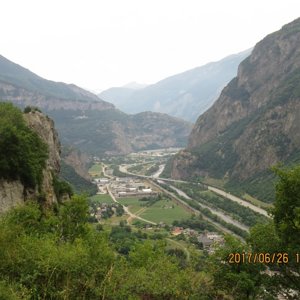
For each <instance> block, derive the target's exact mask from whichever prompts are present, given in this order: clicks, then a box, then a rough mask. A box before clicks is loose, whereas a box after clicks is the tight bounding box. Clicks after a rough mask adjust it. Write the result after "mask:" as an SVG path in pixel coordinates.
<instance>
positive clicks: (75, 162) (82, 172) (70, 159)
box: [63, 148, 92, 180]
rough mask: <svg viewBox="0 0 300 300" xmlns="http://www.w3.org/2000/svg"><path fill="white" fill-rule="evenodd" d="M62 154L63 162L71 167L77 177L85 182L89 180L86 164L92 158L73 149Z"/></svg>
mask: <svg viewBox="0 0 300 300" xmlns="http://www.w3.org/2000/svg"><path fill="white" fill-rule="evenodd" d="M64 152H65V153H63V160H64V162H65V163H66V164H67V165H69V166H71V167H72V168H73V169H74V170H75V172H76V173H77V174H78V175H79V176H81V177H82V178H84V179H86V180H91V176H90V175H89V173H88V164H89V163H90V162H91V161H92V157H91V156H89V155H88V154H86V153H84V152H81V151H79V150H77V149H73V148H72V149H68V150H65V151H64Z"/></svg>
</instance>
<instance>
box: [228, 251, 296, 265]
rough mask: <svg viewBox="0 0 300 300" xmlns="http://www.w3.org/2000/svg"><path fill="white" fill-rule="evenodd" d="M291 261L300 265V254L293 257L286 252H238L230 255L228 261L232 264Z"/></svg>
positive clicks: (285, 262) (284, 262) (282, 262)
mask: <svg viewBox="0 0 300 300" xmlns="http://www.w3.org/2000/svg"><path fill="white" fill-rule="evenodd" d="M291 260H293V262H296V263H300V254H299V253H296V254H294V255H293V257H291V255H289V254H288V253H285V252H276V253H267V252H261V253H260V252H257V253H255V252H242V253H239V252H236V253H230V254H229V255H228V259H227V261H228V263H230V264H240V263H248V264H288V263H289V262H290V261H291Z"/></svg>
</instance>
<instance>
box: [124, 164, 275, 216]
mask: <svg viewBox="0 0 300 300" xmlns="http://www.w3.org/2000/svg"><path fill="white" fill-rule="evenodd" d="M127 167H128V166H124V165H121V166H119V170H120V171H121V172H123V173H127V174H129V175H132V176H137V177H142V178H148V179H153V176H145V175H137V174H134V173H130V172H128V171H127ZM159 180H162V181H167V182H177V183H190V182H188V181H184V180H176V179H170V178H159ZM205 185H206V186H207V188H208V189H209V190H210V191H212V192H214V193H215V194H218V195H221V196H223V197H225V198H227V199H229V200H232V201H234V202H237V203H238V204H240V205H241V206H244V207H248V208H250V209H252V210H253V211H255V212H257V213H259V214H261V215H264V216H265V217H269V215H268V212H267V211H266V210H265V209H263V208H261V207H258V206H255V205H254V204H252V203H250V202H248V201H245V200H243V199H241V198H239V197H237V196H234V195H232V194H230V193H227V192H225V191H223V190H221V189H219V188H216V187H213V186H209V185H207V184H205Z"/></svg>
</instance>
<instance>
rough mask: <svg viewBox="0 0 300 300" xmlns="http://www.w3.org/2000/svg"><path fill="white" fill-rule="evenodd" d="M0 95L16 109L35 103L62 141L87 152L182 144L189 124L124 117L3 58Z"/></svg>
mask: <svg viewBox="0 0 300 300" xmlns="http://www.w3.org/2000/svg"><path fill="white" fill-rule="evenodd" d="M0 99H1V100H4V101H11V102H13V103H14V104H16V105H18V106H19V107H22V108H24V107H25V106H28V105H29V106H37V107H39V108H40V109H42V110H43V111H45V112H46V113H47V114H48V115H49V116H50V117H52V118H53V119H54V121H55V124H56V128H57V130H58V132H59V135H60V139H61V141H62V142H63V143H64V144H67V145H70V146H75V147H76V148H79V149H80V150H82V151H84V152H86V153H88V154H92V155H104V154H115V155H117V154H126V153H128V152H130V151H133V150H142V149H143V150H144V149H147V148H153V147H156V148H163V147H178V146H180V147H182V146H184V145H186V143H187V137H188V134H189V133H190V130H191V128H192V127H191V124H190V123H188V122H185V121H183V120H180V119H177V118H174V117H170V116H167V115H165V114H159V113H147V114H146V113H145V114H144V115H142V116H144V118H141V115H140V114H138V115H133V116H129V115H126V114H125V113H123V112H121V111H119V110H117V109H116V108H115V107H114V105H113V104H111V103H108V102H106V101H103V100H101V99H100V98H99V97H97V96H96V95H94V94H93V93H90V92H88V91H86V90H84V89H82V88H80V87H77V86H75V85H70V84H65V83H61V82H54V81H50V80H46V79H43V78H41V77H39V76H37V75H36V74H34V73H33V72H31V71H29V70H27V69H25V68H23V67H21V66H20V65H17V64H15V63H13V62H11V61H9V60H8V59H6V58H4V57H3V56H0ZM158 126H162V127H161V128H162V129H161V130H159V129H158Z"/></svg>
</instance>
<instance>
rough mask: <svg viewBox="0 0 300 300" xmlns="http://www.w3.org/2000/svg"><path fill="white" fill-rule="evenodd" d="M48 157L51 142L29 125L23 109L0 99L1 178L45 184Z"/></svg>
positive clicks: (34, 184) (30, 184)
mask: <svg viewBox="0 0 300 300" xmlns="http://www.w3.org/2000/svg"><path fill="white" fill-rule="evenodd" d="M47 158H48V149H47V145H46V144H45V143H44V142H43V141H42V140H41V139H40V138H39V136H38V135H37V133H35V132H34V131H32V130H31V129H30V128H29V127H28V126H26V124H25V121H24V119H23V114H22V112H21V111H20V110H19V109H18V108H16V107H14V106H13V105H12V104H10V103H0V178H4V179H7V180H17V179H20V180H21V182H22V183H23V184H24V185H25V186H27V187H35V186H36V185H41V182H42V179H43V169H44V168H45V165H46V160H47Z"/></svg>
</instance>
